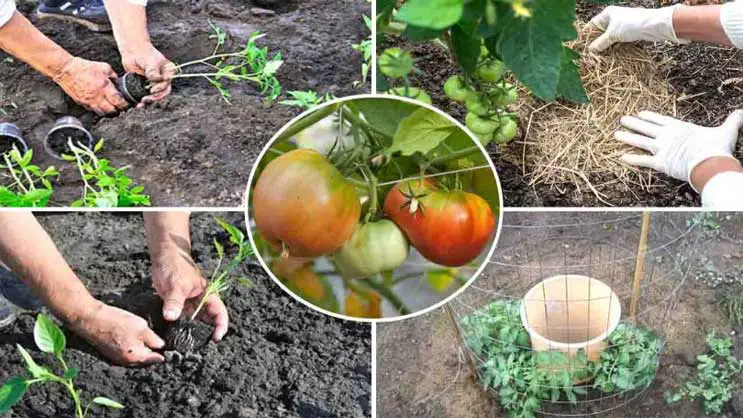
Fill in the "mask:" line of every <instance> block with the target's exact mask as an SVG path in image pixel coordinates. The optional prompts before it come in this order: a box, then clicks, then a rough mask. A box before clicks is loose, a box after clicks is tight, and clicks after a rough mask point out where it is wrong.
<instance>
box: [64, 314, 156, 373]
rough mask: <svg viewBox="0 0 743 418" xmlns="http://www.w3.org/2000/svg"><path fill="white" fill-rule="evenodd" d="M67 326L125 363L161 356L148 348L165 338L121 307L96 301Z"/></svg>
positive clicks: (147, 360) (106, 354)
mask: <svg viewBox="0 0 743 418" xmlns="http://www.w3.org/2000/svg"><path fill="white" fill-rule="evenodd" d="M71 327H72V329H73V331H75V333H77V334H78V335H80V336H81V337H83V338H84V339H85V340H86V341H88V342H89V343H90V344H91V345H93V346H94V347H96V348H97V349H98V350H100V351H101V353H103V354H104V355H105V356H106V357H108V358H109V359H110V360H111V361H113V362H115V363H116V364H120V365H123V366H129V365H141V364H149V363H159V362H162V361H164V360H165V359H164V358H163V356H161V355H160V354H158V353H156V352H154V351H152V350H159V349H161V348H163V346H164V345H165V342H164V341H163V340H162V339H161V338H160V337H158V336H157V334H155V332H154V331H152V330H151V329H150V328H149V326H148V325H147V321H145V320H144V319H142V318H140V317H138V316H137V315H134V314H132V313H129V312H127V311H124V310H122V309H119V308H115V307H113V306H108V305H106V304H104V303H102V302H97V301H96V303H95V305H94V306H92V307H90V308H87V311H86V312H84V313H82V314H81V316H80V318H79V319H77V320H76V321H75V322H74V323H73V324H71Z"/></svg>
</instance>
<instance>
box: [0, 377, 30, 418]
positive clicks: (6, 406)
mask: <svg viewBox="0 0 743 418" xmlns="http://www.w3.org/2000/svg"><path fill="white" fill-rule="evenodd" d="M26 390H28V383H26V381H25V380H24V379H23V378H21V377H12V378H10V380H8V381H7V382H5V383H4V384H3V385H2V386H0V415H2V414H5V413H6V412H8V411H10V408H12V407H13V405H15V404H16V403H18V401H20V400H21V399H22V398H23V395H24V394H25V393H26Z"/></svg>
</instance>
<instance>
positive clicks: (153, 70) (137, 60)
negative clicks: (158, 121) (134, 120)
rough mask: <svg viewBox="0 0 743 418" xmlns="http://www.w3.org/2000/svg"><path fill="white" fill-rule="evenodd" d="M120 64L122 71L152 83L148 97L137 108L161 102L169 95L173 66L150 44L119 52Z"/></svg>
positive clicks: (174, 69)
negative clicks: (135, 74)
mask: <svg viewBox="0 0 743 418" xmlns="http://www.w3.org/2000/svg"><path fill="white" fill-rule="evenodd" d="M121 62H122V64H123V65H124V70H126V71H127V72H132V73H137V74H140V75H143V76H145V77H146V78H147V80H148V81H149V82H150V83H152V87H150V95H149V96H147V97H145V98H143V99H142V102H141V103H140V104H138V105H137V106H138V107H142V106H144V105H145V104H146V103H152V102H156V101H158V100H162V99H164V98H165V97H166V96H167V95H168V94H170V89H171V85H170V83H171V78H172V77H173V76H174V75H175V73H176V67H175V64H173V63H172V62H170V60H168V59H167V58H165V56H164V55H163V54H162V53H160V51H158V50H157V49H156V48H155V47H154V46H153V45H152V44H149V43H148V44H146V45H144V46H141V47H138V48H137V49H133V50H123V51H121Z"/></svg>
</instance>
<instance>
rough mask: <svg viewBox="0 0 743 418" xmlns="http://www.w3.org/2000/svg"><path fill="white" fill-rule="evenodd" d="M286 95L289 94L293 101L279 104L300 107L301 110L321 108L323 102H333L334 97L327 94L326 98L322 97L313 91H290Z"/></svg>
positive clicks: (284, 101)
mask: <svg viewBox="0 0 743 418" xmlns="http://www.w3.org/2000/svg"><path fill="white" fill-rule="evenodd" d="M286 94H288V95H289V97H291V99H287V100H282V101H280V102H279V103H280V104H283V105H286V106H294V107H298V108H300V109H312V108H313V107H315V106H319V105H320V104H322V103H323V102H327V101H330V100H333V96H331V95H330V93H325V96H321V95H318V94H317V92H315V91H313V90H306V91H299V90H294V91H289V92H287V93H286Z"/></svg>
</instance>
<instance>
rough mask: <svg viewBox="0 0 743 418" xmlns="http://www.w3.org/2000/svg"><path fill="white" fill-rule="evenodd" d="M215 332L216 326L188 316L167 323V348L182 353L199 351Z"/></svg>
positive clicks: (165, 334)
mask: <svg viewBox="0 0 743 418" xmlns="http://www.w3.org/2000/svg"><path fill="white" fill-rule="evenodd" d="M213 333H214V326H213V325H210V324H207V323H204V322H201V321H198V320H191V319H187V318H182V319H179V320H177V321H175V322H171V323H168V324H166V325H165V333H164V339H165V350H173V351H177V352H179V353H181V354H186V353H190V352H193V351H197V350H199V349H201V348H203V347H205V346H206V345H207V344H209V340H210V339H211V337H212V334H213Z"/></svg>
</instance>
